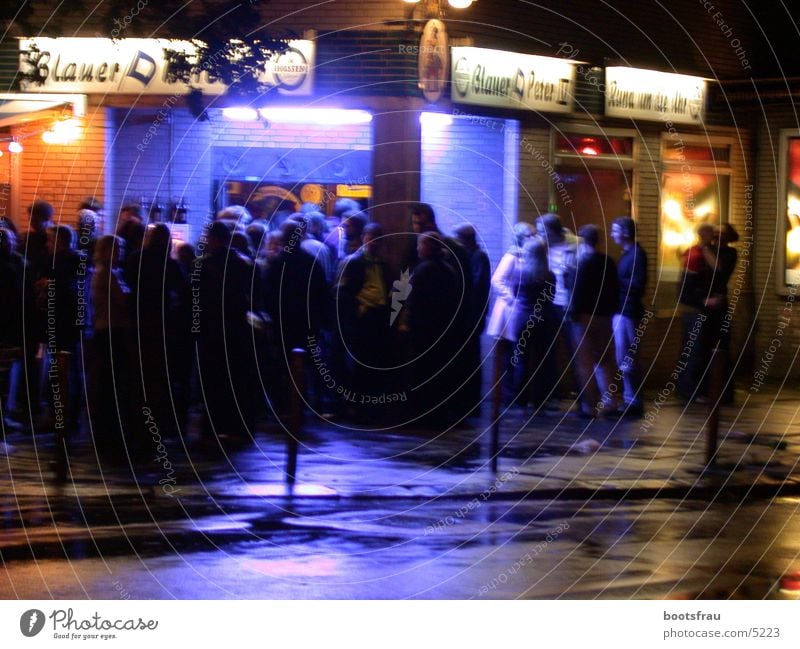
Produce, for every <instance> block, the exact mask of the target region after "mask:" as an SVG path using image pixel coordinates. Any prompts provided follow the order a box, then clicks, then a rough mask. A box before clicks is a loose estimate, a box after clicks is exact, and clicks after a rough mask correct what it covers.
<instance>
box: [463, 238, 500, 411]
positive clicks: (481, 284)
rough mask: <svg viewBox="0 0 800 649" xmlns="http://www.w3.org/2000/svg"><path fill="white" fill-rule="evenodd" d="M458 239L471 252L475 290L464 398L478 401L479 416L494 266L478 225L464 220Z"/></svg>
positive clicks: (466, 351) (466, 350)
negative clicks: (483, 347)
mask: <svg viewBox="0 0 800 649" xmlns="http://www.w3.org/2000/svg"><path fill="white" fill-rule="evenodd" d="M455 238H456V241H458V242H459V243H460V244H461V245H462V246H463V247H464V249H465V250H466V251H467V254H468V255H469V262H470V265H469V269H470V273H471V275H472V277H471V285H472V290H471V291H470V293H469V294H468V295H467V296H466V298H467V300H468V301H469V307H468V317H469V319H468V321H467V342H466V346H465V348H464V354H465V362H466V371H467V373H468V375H467V376H468V378H467V387H466V391H465V394H464V398H465V399H466V400H467V401H468V402H469V403H472V404H474V408H473V410H472V414H474V415H479V414H480V410H481V400H482V396H483V395H482V393H481V389H482V384H483V376H482V375H483V372H482V356H481V335H482V334H483V332H484V330H485V329H486V314H487V311H488V308H489V291H490V290H491V274H492V268H491V263H490V262H489V256H488V255H487V254H486V251H484V250H483V249H482V248H481V247H480V246H479V245H478V239H477V235H476V232H475V227H474V226H473V225H472V224H470V223H464V224H462V225H460V226H458V228H456V230H455Z"/></svg>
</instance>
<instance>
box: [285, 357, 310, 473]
mask: <svg viewBox="0 0 800 649" xmlns="http://www.w3.org/2000/svg"><path fill="white" fill-rule="evenodd" d="M289 362H290V366H289V372H290V380H289V440H288V445H287V449H286V450H287V457H286V482H288V483H289V484H294V482H295V480H296V479H297V453H298V448H299V435H300V429H301V428H302V426H303V404H304V398H303V395H304V394H305V391H306V384H305V363H306V351H305V349H301V348H295V349H293V350H292V351H291V358H290V361H289Z"/></svg>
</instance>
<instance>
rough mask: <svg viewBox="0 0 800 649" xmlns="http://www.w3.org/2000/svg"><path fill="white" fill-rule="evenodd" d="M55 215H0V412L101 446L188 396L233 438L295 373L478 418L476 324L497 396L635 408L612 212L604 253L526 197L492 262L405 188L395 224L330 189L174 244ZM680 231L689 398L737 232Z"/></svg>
mask: <svg viewBox="0 0 800 649" xmlns="http://www.w3.org/2000/svg"><path fill="white" fill-rule="evenodd" d="M53 216H54V212H53V208H52V206H51V205H49V204H48V203H46V202H43V201H36V202H35V203H34V204H33V205H32V206H31V208H30V221H29V229H28V230H27V231H26V232H24V233H18V232H17V231H16V228H15V226H14V224H13V222H12V221H10V220H4V222H3V223H0V291H2V292H1V293H0V350H2V354H3V356H4V360H5V364H6V366H8V367H9V368H10V372H9V373H8V374H9V380H8V381H7V385H6V386H4V387H3V392H2V397H1V398H0V403H2V412H3V418H4V430H7V429H12V430H13V429H22V428H31V429H35V430H45V429H49V430H56V432H61V433H62V435H63V439H64V440H65V444H66V445H67V446H68V444H69V440H70V439H71V438H72V437H73V436H74V435H75V434H76V433H77V432H79V431H80V430H81V429H84V430H85V431H86V432H88V433H89V434H90V435H91V436H92V437H93V440H94V443H95V445H96V447H97V449H98V450H99V451H100V452H102V453H106V454H108V455H110V456H114V455H120V454H124V453H130V452H131V451H132V450H133V451H135V450H136V449H137V447H138V446H139V445H140V444H141V440H142V439H143V437H144V432H143V431H144V428H145V426H146V425H147V426H150V427H151V428H152V425H153V422H156V425H157V426H158V429H159V432H160V434H161V435H162V436H164V437H169V436H179V435H184V434H185V433H186V430H187V425H188V422H189V419H190V414H191V413H192V412H193V406H195V410H196V411H197V412H198V413H200V415H201V416H202V431H203V436H204V437H205V438H206V439H209V440H211V439H218V438H220V437H224V436H240V437H243V436H245V435H246V434H247V431H249V430H252V426H253V425H254V423H255V421H256V420H257V419H258V418H259V417H263V416H265V415H268V414H269V413H270V412H272V413H275V414H276V415H278V416H280V414H281V413H284V412H286V410H287V408H288V406H289V400H290V395H291V394H292V391H293V390H297V391H300V392H301V393H302V398H304V399H306V402H307V405H308V406H309V407H311V408H313V410H314V411H315V412H316V413H318V414H319V416H321V417H324V418H326V419H331V420H348V421H349V420H355V421H357V422H360V423H365V424H373V425H380V424H388V423H397V422H399V421H402V420H406V421H408V420H411V421H413V422H414V425H432V426H436V427H442V426H449V425H452V424H454V423H456V422H459V421H463V420H464V419H466V418H468V417H472V416H475V415H478V414H480V412H481V404H482V403H484V402H485V401H486V398H487V396H488V395H487V394H486V392H487V391H490V390H491V386H489V387H487V386H486V384H485V383H484V381H483V378H484V375H488V369H487V368H489V367H491V365H492V364H491V362H489V361H488V359H489V358H490V357H491V356H492V355H491V354H489V353H488V350H486V349H484V353H482V347H481V336H482V335H483V334H484V333H486V334H488V335H489V336H490V337H491V338H492V340H494V341H495V342H496V343H497V350H498V354H499V367H500V369H501V375H502V387H503V399H504V402H505V404H506V405H509V406H510V405H514V404H515V405H518V406H522V407H525V408H530V409H532V410H533V411H534V412H537V413H541V414H550V413H555V412H560V411H561V409H562V405H561V403H562V402H561V397H562V396H564V394H565V392H573V391H574V393H575V394H577V395H578V396H577V400H576V403H577V404H578V405H577V407H575V408H574V411H575V413H576V414H577V415H579V416H583V417H614V416H619V415H624V416H634V417H638V416H641V415H642V414H643V402H642V394H641V384H642V372H641V362H640V358H639V357H640V355H641V354H640V347H641V338H642V333H643V331H642V321H643V319H644V318H645V308H644V305H643V297H644V294H645V290H646V285H647V258H646V255H645V252H644V250H643V249H642V247H641V246H640V245H639V244H638V243H637V237H636V224H635V222H634V221H633V219H631V218H630V217H619V218H617V219H615V220H614V221H613V223H612V225H611V230H610V236H611V239H612V240H613V241H614V242H615V243H616V244H617V245H618V246H619V247H620V249H621V257H620V258H619V261H618V262H617V263H615V262H614V261H613V260H612V259H611V258H610V257H609V256H607V255H605V254H602V253H601V252H600V251H599V250H598V247H599V246H598V244H599V243H600V240H601V236H602V235H603V233H602V232H601V231H600V229H599V228H598V227H597V226H593V225H587V226H583V227H582V228H580V229H579V230H578V232H577V236H576V235H575V234H573V233H572V232H570V231H569V230H568V229H567V228H565V227H564V225H563V224H562V223H561V221H560V220H559V217H558V216H556V215H554V214H545V215H542V216H540V217H539V218H538V219H536V221H535V223H534V224H529V223H523V222H520V223H517V224H516V225H515V226H514V229H513V236H514V242H513V245H512V246H511V248H510V249H509V251H508V252H507V253H506V254H505V255H504V256H503V258H502V260H501V261H500V263H499V264H498V266H497V268H496V269H495V270H494V272H492V270H491V266H490V262H489V258H488V256H487V254H486V252H485V251H484V250H483V249H482V248H481V246H480V244H479V241H480V237H479V236H478V233H477V232H476V230H475V228H474V227H473V226H472V225H470V224H463V225H461V226H460V227H458V228H457V229H456V231H455V232H453V233H452V235H446V234H445V233H442V232H441V231H440V230H439V227H438V225H437V222H436V216H435V214H434V210H433V209H432V208H431V206H430V205H427V204H424V203H418V204H415V205H413V206H412V208H411V229H412V232H410V233H401V234H397V233H385V232H384V231H383V229H382V228H381V226H380V225H378V224H377V223H371V222H369V219H368V218H367V216H366V215H365V213H364V212H362V211H361V209H360V206H359V204H358V203H357V202H355V201H352V200H349V199H339V200H338V201H337V202H336V205H335V209H334V210H333V213H332V214H330V215H325V214H323V213H321V212H320V211H319V206H317V205H312V204H307V205H303V207H302V208H301V210H300V211H298V212H284V213H276V214H275V215H274V216H273V217H272V218H271V219H270V221H268V222H267V221H259V220H253V219H252V217H251V216H250V214H249V213H248V211H247V210H246V209H245V208H244V207H241V206H233V207H229V208H226V209H225V210H222V211H221V212H220V213H219V214H217V216H216V218H215V220H213V221H212V222H210V223H209V224H207V226H206V227H205V228H204V229H203V231H202V233H201V234H200V236H199V238H198V240H197V242H196V244H195V245H191V244H189V243H186V242H183V243H181V244H180V245H179V246H177V248H176V249H173V243H172V238H171V231H170V228H169V226H168V225H166V224H161V223H155V224H149V225H148V224H146V223H145V220H144V219H143V217H142V214H141V213H140V211H139V207H138V206H137V205H133V204H132V205H125V206H124V207H123V208H122V209H121V212H120V216H119V219H118V221H117V227H116V234H114V235H110V234H106V235H103V234H102V232H103V231H104V224H103V215H102V208H101V206H100V205H99V204H98V203H97V201H95V200H93V199H88V200H87V201H86V202H85V203H84V204H83V205H82V206H81V211H80V213H79V214H78V218H77V227H76V228H75V229H73V228H71V227H68V226H67V225H64V224H60V223H54V222H53ZM699 236H700V243H699V244H698V245H697V246H696V247H694V248H692V249H691V250H689V251H688V253H687V254H686V257H685V261H684V266H685V273H684V279H683V281H682V284H681V287H682V288H681V293H680V301H681V303H682V304H683V305H684V306H685V308H686V311H685V314H684V321H685V327H686V334H685V335H686V336H687V338H686V341H689V340H693V339H696V338H698V336H699V337H700V338H701V339H702V340H703V343H702V344H693V345H692V350H693V351H692V353H693V354H694V356H692V357H691V358H690V361H691V362H690V363H689V364H688V366H687V370H686V372H684V373H683V375H682V381H681V386H680V387H681V394H682V395H683V396H684V397H685V398H687V399H693V398H697V397H698V396H700V397H702V396H704V395H705V392H704V390H705V389H706V387H705V384H706V381H707V379H706V378H705V377H706V375H707V371H706V370H707V364H708V350H709V349H712V348H713V347H714V346H715V344H716V341H721V342H722V344H723V345H726V344H727V338H726V337H724V336H720V335H719V333H718V332H719V329H720V327H719V317H718V315H719V314H722V313H724V310H725V308H726V297H725V296H726V292H727V288H726V286H727V282H728V279H729V278H730V275H731V273H732V272H733V268H734V266H735V263H736V257H735V251H734V250H733V249H732V248H730V246H729V245H728V244H729V243H730V242H731V241H734V240H735V238H734V237H735V231H732V229H724V232H722V233H721V234H720V233H719V232H717V233H716V234H715V232H714V231H713V229H712V230H711V232H710V233H709V232H706V231H705V230H703V231H702V232H701V233H699ZM398 262H399V263H398ZM492 292H493V293H494V295H495V299H494V302H493V303H492V302H491V300H490V296H491V293H492ZM490 305H491V308H490ZM715 337H716V338H715ZM297 357H301V358H302V359H301V360H300V361H295V363H299V364H300V367H301V371H300V374H301V377H300V379H301V380H299V381H298V375H297V373H295V374H294V375H293V374H292V362H293V358H297ZM564 359H567V360H568V361H571V362H563V361H564ZM564 368H566V369H564ZM489 383H491V382H489ZM299 384H302V385H303V386H304V387H299ZM617 384H620V385H621V389H618V388H617Z"/></svg>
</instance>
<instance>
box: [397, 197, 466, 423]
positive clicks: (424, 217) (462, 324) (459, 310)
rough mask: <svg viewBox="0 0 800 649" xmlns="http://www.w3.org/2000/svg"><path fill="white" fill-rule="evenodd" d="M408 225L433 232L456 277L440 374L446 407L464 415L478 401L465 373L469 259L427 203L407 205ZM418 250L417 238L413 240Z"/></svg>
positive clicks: (418, 229) (447, 263)
mask: <svg viewBox="0 0 800 649" xmlns="http://www.w3.org/2000/svg"><path fill="white" fill-rule="evenodd" d="M411 227H412V229H413V231H414V232H415V233H416V234H426V233H435V234H437V235H438V240H439V241H440V242H441V244H442V246H441V250H440V255H439V256H440V257H441V259H442V261H443V262H444V263H445V264H446V265H448V266H449V267H450V269H451V271H452V274H453V276H454V277H455V279H456V287H455V296H456V301H455V303H454V310H453V313H452V316H451V317H452V320H453V323H452V326H451V328H450V331H449V332H448V341H449V343H450V344H451V345H452V348H451V356H450V359H449V361H448V368H447V371H446V372H444V373H443V374H442V378H443V380H445V381H451V382H452V384H451V385H446V386H445V388H444V391H445V394H446V395H448V396H449V403H448V406H447V407H448V409H449V410H450V411H451V412H452V413H453V414H454V416H455V418H456V419H458V420H461V419H463V418H464V417H466V416H468V415H469V414H470V413H471V412H472V411H473V410H474V409H475V408H476V407H477V406H478V405H479V404H478V403H476V402H474V401H471V400H470V399H469V389H468V387H467V386H468V381H467V377H468V376H469V368H470V352H469V350H468V340H469V338H470V331H471V330H470V328H469V325H470V310H471V301H470V298H469V296H471V295H472V294H473V287H472V262H471V259H470V253H469V252H467V250H466V248H464V246H462V245H461V244H460V243H459V242H458V240H457V239H454V238H449V237H445V236H443V235H442V233H441V232H440V230H439V227H438V225H437V224H436V214H435V212H434V211H433V207H431V206H430V205H428V204H427V203H415V204H413V205H412V206H411ZM417 254H419V240H418V242H417Z"/></svg>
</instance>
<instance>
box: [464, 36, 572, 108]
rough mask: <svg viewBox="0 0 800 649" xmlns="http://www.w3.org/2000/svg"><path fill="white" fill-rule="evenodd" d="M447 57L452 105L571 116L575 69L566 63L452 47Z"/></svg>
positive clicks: (510, 53)
mask: <svg viewBox="0 0 800 649" xmlns="http://www.w3.org/2000/svg"><path fill="white" fill-rule="evenodd" d="M450 54H451V56H450V59H451V62H452V63H451V74H450V79H451V80H452V85H451V94H450V98H451V99H452V100H453V101H455V102H458V103H462V104H475V105H478V106H495V107H497V108H515V109H522V110H535V111H541V112H548V113H570V112H572V106H573V102H574V97H575V66H574V64H573V62H571V61H569V60H567V59H555V58H549V57H546V56H534V55H532V54H517V53H515V52H503V51H500V50H487V49H483V48H479V47H453V48H451V53H450Z"/></svg>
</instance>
